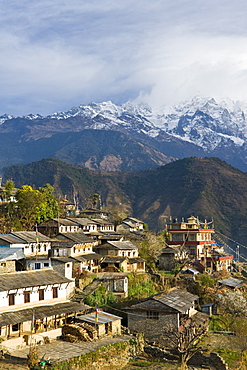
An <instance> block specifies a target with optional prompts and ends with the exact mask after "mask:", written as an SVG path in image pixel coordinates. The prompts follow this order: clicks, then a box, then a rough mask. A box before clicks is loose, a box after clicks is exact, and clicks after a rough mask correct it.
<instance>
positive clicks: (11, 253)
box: [0, 247, 25, 261]
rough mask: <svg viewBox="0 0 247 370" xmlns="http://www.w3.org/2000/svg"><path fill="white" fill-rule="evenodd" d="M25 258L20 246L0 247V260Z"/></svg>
mask: <svg viewBox="0 0 247 370" xmlns="http://www.w3.org/2000/svg"><path fill="white" fill-rule="evenodd" d="M23 258H25V255H24V252H23V249H22V248H4V247H1V248H0V261H15V260H21V259H23Z"/></svg>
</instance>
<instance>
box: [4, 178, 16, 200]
mask: <svg viewBox="0 0 247 370" xmlns="http://www.w3.org/2000/svg"><path fill="white" fill-rule="evenodd" d="M14 187H15V183H14V181H12V180H7V181H6V182H5V185H4V189H5V198H6V200H7V202H9V201H10V199H11V195H12V191H13V189H14Z"/></svg>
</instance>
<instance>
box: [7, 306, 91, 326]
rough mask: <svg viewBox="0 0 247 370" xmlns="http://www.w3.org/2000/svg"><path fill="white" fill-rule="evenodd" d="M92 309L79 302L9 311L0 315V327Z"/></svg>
mask: <svg viewBox="0 0 247 370" xmlns="http://www.w3.org/2000/svg"><path fill="white" fill-rule="evenodd" d="M89 309H92V307H90V306H88V305H85V304H81V303H77V302H71V301H68V302H63V303H61V302H60V303H56V304H52V305H44V306H38V307H33V308H26V309H23V310H16V311H9V312H3V313H0V327H1V326H6V325H14V324H18V323H22V322H25V321H32V320H33V317H34V318H35V319H36V320H38V319H43V318H44V317H50V316H54V315H61V314H65V313H67V314H71V313H73V312H80V311H86V310H89Z"/></svg>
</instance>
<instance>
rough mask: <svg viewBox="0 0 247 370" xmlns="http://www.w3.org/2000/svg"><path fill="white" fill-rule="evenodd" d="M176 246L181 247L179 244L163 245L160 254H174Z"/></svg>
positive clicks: (176, 251)
mask: <svg viewBox="0 0 247 370" xmlns="http://www.w3.org/2000/svg"><path fill="white" fill-rule="evenodd" d="M178 247H181V246H180V245H179V246H173V247H165V248H163V249H162V251H161V254H160V255H162V254H176V253H178V252H179V251H178V250H177V249H178Z"/></svg>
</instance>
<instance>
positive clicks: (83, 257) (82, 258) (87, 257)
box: [73, 253, 103, 262]
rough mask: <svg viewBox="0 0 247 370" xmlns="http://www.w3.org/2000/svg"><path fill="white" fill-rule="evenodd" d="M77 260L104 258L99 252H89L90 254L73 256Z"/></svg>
mask: <svg viewBox="0 0 247 370" xmlns="http://www.w3.org/2000/svg"><path fill="white" fill-rule="evenodd" d="M73 258H74V259H75V260H77V261H81V262H84V261H90V260H100V259H101V258H103V256H102V254H97V253H88V254H82V255H81V256H74V257H73Z"/></svg>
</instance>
